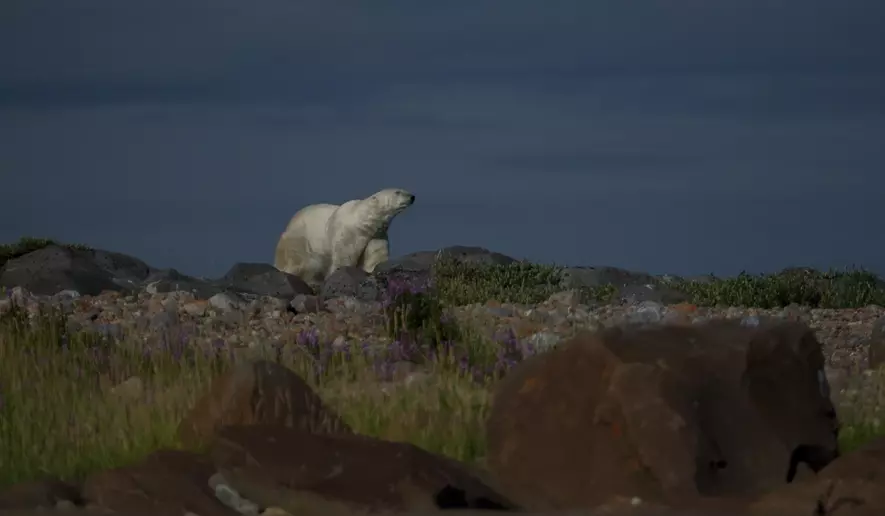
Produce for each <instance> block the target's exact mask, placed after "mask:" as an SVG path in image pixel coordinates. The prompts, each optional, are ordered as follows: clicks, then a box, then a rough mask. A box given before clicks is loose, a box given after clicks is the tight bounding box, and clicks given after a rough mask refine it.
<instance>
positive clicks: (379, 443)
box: [212, 425, 511, 514]
mask: <svg viewBox="0 0 885 516" xmlns="http://www.w3.org/2000/svg"><path fill="white" fill-rule="evenodd" d="M212 457H213V460H214V461H215V465H216V466H217V468H218V470H219V472H220V473H221V474H222V476H224V478H225V479H226V480H227V481H228V483H229V485H230V486H231V487H233V488H234V489H236V490H237V491H238V492H239V493H240V495H241V496H243V497H245V498H247V499H249V500H252V501H253V502H256V503H258V505H260V506H262V507H264V506H274V507H280V508H282V509H283V510H286V511H288V512H290V513H292V514H305V513H311V514H312V513H313V511H309V510H306V507H308V508H310V507H313V508H314V509H316V508H317V507H323V508H324V509H327V510H329V511H332V510H333V509H338V510H342V509H347V508H349V509H352V510H358V511H359V510H368V511H379V510H422V509H434V508H438V507H442V508H456V507H459V508H460V507H464V508H507V507H510V506H511V504H510V502H507V501H506V500H504V499H503V498H502V497H501V496H500V495H498V494H497V493H496V492H495V491H494V490H493V489H492V488H490V487H488V486H487V485H486V484H484V483H483V482H482V481H481V480H479V479H478V478H477V477H476V476H475V475H473V474H472V473H471V472H470V471H469V470H468V468H467V467H466V466H464V465H463V464H460V463H458V462H456V461H453V460H451V459H448V458H445V457H441V456H438V455H434V454H431V453H430V452H427V451H424V450H422V449H420V448H418V447H416V446H413V445H411V444H407V443H396V442H389V441H383V440H379V439H374V438H370V437H364V436H357V435H344V434H338V435H331V434H314V433H308V432H304V431H303V430H300V429H297V428H285V427H282V426H279V425H252V426H228V427H224V428H222V429H221V430H220V431H219V434H218V437H217V439H216V440H215V442H214V444H213V446H212ZM338 510H336V511H335V512H338Z"/></svg>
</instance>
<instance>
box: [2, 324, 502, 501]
mask: <svg viewBox="0 0 885 516" xmlns="http://www.w3.org/2000/svg"><path fill="white" fill-rule="evenodd" d="M39 317H42V318H43V319H42V321H41V322H40V323H39V324H36V325H32V324H30V323H28V322H26V321H27V315H26V314H25V312H24V310H20V309H18V308H15V309H14V311H13V312H9V313H7V314H5V315H4V316H2V317H0V443H2V446H0V486H3V485H9V484H13V483H16V482H20V481H26V480H29V479H34V478H39V477H43V476H45V475H51V476H56V477H60V478H64V479H78V478H82V477H83V476H84V475H86V474H88V473H90V472H94V471H97V470H101V469H104V468H108V467H115V466H120V465H125V464H128V463H131V462H134V461H137V460H139V459H141V458H143V457H144V456H145V455H147V454H148V453H150V452H151V451H153V450H156V449H158V448H182V445H181V444H180V443H179V442H178V441H177V439H176V436H175V432H176V428H177V424H178V422H179V421H180V420H181V419H182V418H183V417H184V416H185V414H187V412H188V410H189V409H190V408H191V407H192V406H193V404H194V402H195V401H196V399H197V398H198V397H199V396H200V395H202V394H204V393H205V392H206V390H207V389H208V387H209V385H210V383H211V380H212V379H213V378H214V377H216V376H217V375H218V374H220V373H221V372H222V371H224V370H226V369H227V368H228V367H229V365H230V362H229V361H228V359H227V356H226V355H222V356H215V355H205V354H202V353H198V352H195V353H193V354H191V355H188V356H186V357H184V358H182V357H179V358H178V359H173V358H172V356H171V355H170V354H169V353H153V354H145V353H144V351H143V348H141V346H139V345H136V344H134V342H135V339H133V340H131V341H130V340H124V341H123V343H117V344H114V345H113V347H110V346H108V345H107V343H106V342H105V341H104V340H103V339H102V338H101V337H99V336H97V335H95V334H90V333H77V334H68V333H67V332H66V331H65V330H64V327H63V324H62V320H63V319H62V318H61V317H59V316H58V315H55V314H51V313H47V314H43V315H41V316H39ZM463 335H464V336H465V338H468V339H471V340H472V341H473V342H477V341H478V337H477V336H476V335H471V334H470V333H469V332H465V333H463ZM60 342H64V343H65V345H63V346H62V345H60V344H59V343H60ZM480 345H484V344H483V343H480ZM284 349H287V350H289V351H291V353H283V354H282V356H281V357H280V358H279V359H280V361H281V363H283V364H284V365H286V366H287V367H290V368H292V369H293V370H295V371H296V372H299V373H300V374H301V375H302V377H304V378H305V379H307V380H308V381H309V383H311V384H312V385H313V386H314V388H315V389H316V390H317V392H318V393H319V394H320V396H321V397H322V398H323V399H324V400H325V401H326V402H327V403H329V404H330V405H331V406H332V407H334V408H335V409H336V410H337V411H338V412H339V413H340V414H341V416H342V417H343V418H344V419H345V420H346V421H347V422H348V423H349V424H350V425H351V426H352V427H353V428H354V430H356V431H357V432H360V433H364V434H368V435H374V436H379V437H383V438H387V439H392V440H398V441H408V442H412V443H415V444H417V445H419V446H421V447H423V448H425V449H428V450H431V451H434V452H437V453H442V454H445V455H448V456H451V457H456V458H459V459H462V460H466V461H475V460H477V459H479V458H481V457H482V456H483V454H484V442H483V426H484V421H485V418H486V416H487V413H488V409H489V406H490V390H489V388H488V386H487V385H485V386H484V385H482V384H479V383H475V382H474V381H472V380H471V379H469V378H467V377H466V376H465V375H463V374H460V373H459V372H458V371H459V368H458V367H457V364H456V363H455V362H454V360H452V359H451V358H448V359H444V360H441V361H439V362H438V363H436V364H435V365H433V366H432V367H433V369H432V372H431V374H430V375H429V376H428V377H426V378H425V379H418V380H416V381H415V382H414V383H412V384H411V385H409V387H408V388H396V387H392V388H390V387H389V386H388V387H385V388H382V387H383V386H384V384H382V383H379V382H378V381H377V380H376V378H375V377H374V375H373V373H372V364H371V363H370V362H369V360H368V359H366V358H365V357H364V356H363V355H361V354H360V353H359V352H358V351H359V350H358V349H354V350H353V356H354V358H353V359H352V360H350V361H344V360H341V359H339V360H333V361H332V362H331V363H330V364H329V366H328V368H327V369H326V371H325V373H324V374H323V375H321V376H320V375H317V374H315V369H314V368H313V364H314V360H313V358H312V357H311V356H310V353H308V351H307V350H304V349H302V348H301V347H299V346H298V345H297V344H296V343H295V342H289V343H287V345H286V347H285V348H284ZM101 350H105V352H104V353H103V352H102V351H101ZM268 358H271V359H275V358H277V357H274V356H272V355H268ZM339 358H340V357H339ZM133 376H137V377H138V378H140V379H141V380H142V381H143V384H144V390H143V393H142V394H133V393H128V394H127V393H126V392H125V391H123V392H113V391H112V390H111V387H112V386H113V385H116V384H118V383H119V382H120V381H122V380H124V379H127V378H131V377H133ZM112 378H113V379H114V380H111V379H112ZM390 385H393V386H395V385H396V383H392V384H390ZM133 396H134V397H133Z"/></svg>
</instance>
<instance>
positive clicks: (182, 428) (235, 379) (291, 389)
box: [178, 360, 351, 446]
mask: <svg viewBox="0 0 885 516" xmlns="http://www.w3.org/2000/svg"><path fill="white" fill-rule="evenodd" d="M255 424H277V425H280V426H287V427H295V428H300V429H303V430H306V431H309V432H343V433H350V432H351V430H350V428H349V427H348V426H347V424H346V423H344V421H342V420H341V419H340V418H339V417H338V415H337V414H335V412H334V411H332V410H331V409H329V408H328V407H326V406H325V405H324V404H323V402H322V400H321V399H320V398H319V396H317V395H316V393H315V392H313V390H312V389H311V388H310V386H308V385H307V383H306V382H305V381H304V380H303V379H302V378H301V377H300V376H298V375H297V374H295V373H294V372H292V371H291V370H290V369H287V368H286V367H283V366H281V365H279V364H276V363H274V362H270V361H267V360H258V361H254V362H246V363H241V364H238V365H236V366H234V368H233V369H232V370H230V371H228V372H226V373H224V374H223V375H221V376H219V377H218V378H217V379H216V380H215V381H214V382H213V383H212V386H211V388H210V389H209V392H208V393H206V395H205V396H203V398H201V399H199V400H198V401H197V403H196V404H195V406H194V408H193V409H192V410H191V412H190V414H188V416H187V417H186V418H185V419H184V420H183V421H182V422H181V423H180V424H179V427H178V438H179V440H180V441H181V442H182V443H185V444H187V445H189V446H199V445H202V444H205V443H206V442H208V441H210V440H211V439H212V438H213V437H214V435H215V433H216V432H217V431H218V429H220V428H222V427H224V426H227V425H255Z"/></svg>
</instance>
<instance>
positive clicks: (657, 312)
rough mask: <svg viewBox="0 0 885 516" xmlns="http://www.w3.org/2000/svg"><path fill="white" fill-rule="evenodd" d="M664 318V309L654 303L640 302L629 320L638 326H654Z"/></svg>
mask: <svg viewBox="0 0 885 516" xmlns="http://www.w3.org/2000/svg"><path fill="white" fill-rule="evenodd" d="M663 318H664V307H663V305H661V304H660V303H658V302H656V301H648V300H646V301H642V302H641V303H639V306H638V307H637V308H636V311H635V312H633V313H632V314H631V315H630V317H629V319H630V322H635V323H640V324H654V323H657V322H660V321H661V320H662V319H663Z"/></svg>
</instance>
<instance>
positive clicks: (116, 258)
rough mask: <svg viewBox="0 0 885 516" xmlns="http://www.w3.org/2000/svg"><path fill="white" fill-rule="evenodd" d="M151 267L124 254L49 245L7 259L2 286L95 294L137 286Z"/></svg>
mask: <svg viewBox="0 0 885 516" xmlns="http://www.w3.org/2000/svg"><path fill="white" fill-rule="evenodd" d="M151 271H152V269H151V267H150V266H148V265H147V264H146V263H144V262H142V261H141V260H138V259H136V258H132V257H131V256H126V255H124V254H120V253H112V252H109V251H102V250H85V249H72V248H68V247H64V246H60V245H50V246H47V247H44V248H42V249H38V250H36V251H33V252H30V253H27V254H25V255H23V256H19V257H18V258H13V259H12V260H9V261H8V262H6V265H4V266H3V269H2V271H0V287H6V288H11V287H16V286H20V287H24V288H26V289H27V290H29V291H31V292H32V293H34V294H37V295H44V296H51V295H54V294H56V293H58V292H60V291H62V290H75V291H77V292H79V293H80V294H82V295H90V296H94V295H98V294H99V293H101V292H102V291H105V290H113V291H124V290H135V289H136V288H138V286H139V285H140V284H141V282H142V281H144V280H145V279H146V278H147V277H148V275H149V274H150V273H151Z"/></svg>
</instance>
